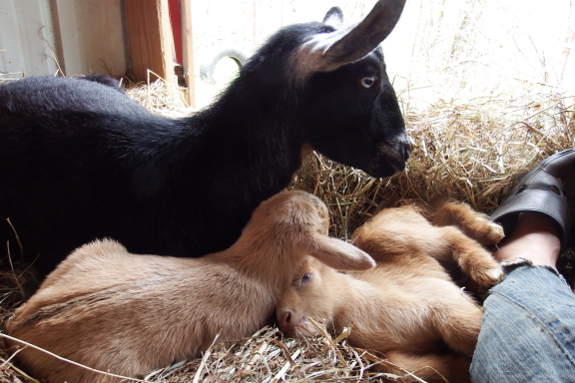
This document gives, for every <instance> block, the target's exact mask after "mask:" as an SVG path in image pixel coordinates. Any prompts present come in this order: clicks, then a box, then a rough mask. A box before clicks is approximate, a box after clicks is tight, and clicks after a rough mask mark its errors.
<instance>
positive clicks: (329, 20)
mask: <svg viewBox="0 0 575 383" xmlns="http://www.w3.org/2000/svg"><path fill="white" fill-rule="evenodd" d="M323 23H324V24H327V25H331V26H332V27H334V28H335V29H339V28H341V26H342V25H343V11H342V10H341V8H340V7H332V8H330V10H329V11H327V13H326V14H325V17H324V18H323Z"/></svg>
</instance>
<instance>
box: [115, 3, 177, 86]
mask: <svg viewBox="0 0 575 383" xmlns="http://www.w3.org/2000/svg"><path fill="white" fill-rule="evenodd" d="M124 5H125V10H126V20H127V24H128V39H129V44H130V57H131V60H132V73H133V75H134V77H135V78H136V79H137V80H142V81H146V80H147V79H148V70H150V71H152V72H153V73H155V74H156V75H158V76H159V77H161V78H163V79H164V80H165V81H166V82H167V83H168V84H169V85H170V86H174V85H175V82H174V63H173V58H174V46H173V45H174V43H173V37H172V27H171V25H170V15H169V9H168V0H125V2H124ZM150 80H153V75H152V74H150Z"/></svg>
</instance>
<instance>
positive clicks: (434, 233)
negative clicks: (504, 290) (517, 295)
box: [277, 203, 503, 383]
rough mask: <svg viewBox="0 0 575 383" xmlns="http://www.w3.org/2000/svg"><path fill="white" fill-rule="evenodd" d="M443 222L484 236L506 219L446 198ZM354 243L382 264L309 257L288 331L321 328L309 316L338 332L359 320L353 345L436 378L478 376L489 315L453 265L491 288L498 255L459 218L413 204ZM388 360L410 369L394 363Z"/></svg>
mask: <svg viewBox="0 0 575 383" xmlns="http://www.w3.org/2000/svg"><path fill="white" fill-rule="evenodd" d="M434 223H435V224H438V225H446V224H453V223H456V224H458V225H459V226H461V227H462V228H463V229H464V230H465V231H466V232H467V233H468V234H469V235H470V236H471V237H473V238H477V239H478V240H479V241H480V242H482V243H484V244H494V243H496V242H498V241H499V240H501V238H502V237H503V231H502V230H501V227H499V226H497V225H495V224H493V223H491V222H490V221H489V220H488V219H487V218H486V217H485V216H483V215H480V214H478V213H476V212H474V211H472V210H471V208H470V207H469V206H467V205H463V204H456V203H447V204H444V205H443V206H441V207H440V208H439V209H438V210H437V212H436V214H435V221H434ZM352 243H354V244H355V245H356V246H358V247H359V248H361V249H362V250H364V251H366V252H367V253H368V254H370V255H371V256H372V257H373V258H374V259H375V261H376V262H377V265H376V267H375V268H374V269H371V270H367V271H362V272H351V273H348V274H344V273H340V272H338V271H336V270H334V269H333V268H331V267H329V266H326V265H325V264H323V263H322V262H320V261H317V260H315V259H312V258H306V259H305V260H304V262H303V264H302V265H301V269H300V272H299V273H298V276H296V278H295V279H294V282H293V283H292V286H291V287H290V288H289V289H288V290H287V291H286V292H285V294H284V296H283V298H282V299H281V301H280V303H279V305H278V309H277V318H278V323H279V325H280V328H281V329H282V330H283V331H284V333H286V334H287V335H288V336H293V335H294V334H295V329H296V327H299V326H303V327H304V328H306V329H307V330H309V331H312V332H314V329H313V326H312V325H311V324H310V323H307V321H306V317H307V316H311V317H313V318H314V319H318V320H320V321H322V320H323V321H324V323H326V324H329V325H332V326H333V330H334V331H335V332H338V333H339V332H340V331H342V329H343V328H344V327H350V328H351V334H350V336H349V338H348V341H349V343H350V345H353V346H357V347H361V348H364V349H370V350H374V351H377V352H381V353H384V354H385V356H386V357H387V358H388V359H389V361H390V362H392V363H393V364H396V365H398V366H401V367H402V368H405V369H406V370H408V371H413V372H414V373H415V375H417V376H419V377H420V378H423V379H425V380H427V381H428V382H442V383H445V380H443V379H442V378H441V377H440V375H439V374H441V375H443V376H444V377H445V378H446V379H447V380H448V381H450V382H452V383H455V382H468V381H469V364H470V361H471V358H470V356H471V355H472V353H473V351H474V348H475V344H476V342H477V336H478V334H479V330H480V326H481V320H482V316H483V313H482V310H481V308H480V307H478V306H477V305H476V303H475V302H474V301H473V300H472V299H471V298H470V297H469V296H468V295H467V294H466V293H464V292H462V291H461V289H460V288H459V287H458V286H457V285H456V284H455V283H454V282H453V281H452V279H451V278H450V275H449V274H448V272H447V271H446V269H445V268H444V266H447V267H450V266H453V264H457V265H458V266H459V268H461V270H462V271H463V272H464V273H465V274H467V275H468V276H470V277H471V278H472V279H473V280H474V281H476V282H477V283H478V284H479V285H481V286H485V287H489V286H492V285H494V284H495V283H497V281H498V280H499V279H500V278H501V276H502V271H501V267H500V266H499V264H498V263H497V262H495V261H494V260H493V259H492V257H491V254H490V253H489V252H487V251H486V250H484V249H483V247H482V246H481V245H480V244H479V243H478V242H476V241H475V240H473V239H471V238H470V237H468V236H466V235H465V234H463V233H462V231H461V230H460V229H458V228H457V227H455V226H444V227H438V226H434V225H432V224H431V223H430V222H429V221H428V220H427V219H426V218H424V217H423V216H422V215H421V214H420V211H419V209H418V208H416V207H415V206H412V205H406V206H402V207H399V208H393V209H386V210H383V211H382V212H380V213H379V214H378V215H376V216H375V217H374V218H373V219H372V220H371V221H369V222H368V223H366V224H365V225H363V226H362V227H361V228H360V229H358V230H357V231H356V232H355V233H354V235H353V241H352ZM426 366H428V367H426ZM380 368H381V369H383V371H386V372H392V373H396V374H403V372H402V370H400V369H398V368H394V367H393V366H392V365H386V366H382V367H380ZM434 370H435V371H434ZM438 373H439V374H438ZM407 381H410V380H409V379H407Z"/></svg>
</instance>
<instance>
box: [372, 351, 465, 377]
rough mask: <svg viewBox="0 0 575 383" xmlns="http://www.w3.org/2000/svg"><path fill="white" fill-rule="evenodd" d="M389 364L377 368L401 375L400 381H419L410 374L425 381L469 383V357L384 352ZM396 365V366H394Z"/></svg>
mask: <svg viewBox="0 0 575 383" xmlns="http://www.w3.org/2000/svg"><path fill="white" fill-rule="evenodd" d="M386 357H387V358H388V360H389V362H390V363H391V365H390V364H382V365H378V366H377V368H376V369H377V370H379V371H383V372H387V373H392V374H395V375H399V376H401V377H403V379H402V380H401V381H402V382H409V383H411V382H421V380H417V379H414V378H410V374H409V373H412V374H413V375H415V376H417V377H418V378H420V379H423V380H424V381H426V382H427V383H445V382H449V383H469V382H470V381H471V380H470V377H469V365H470V364H471V357H467V356H456V355H449V354H446V355H443V354H424V355H413V354H407V353H401V352H388V353H387V354H386ZM395 366H397V367H395Z"/></svg>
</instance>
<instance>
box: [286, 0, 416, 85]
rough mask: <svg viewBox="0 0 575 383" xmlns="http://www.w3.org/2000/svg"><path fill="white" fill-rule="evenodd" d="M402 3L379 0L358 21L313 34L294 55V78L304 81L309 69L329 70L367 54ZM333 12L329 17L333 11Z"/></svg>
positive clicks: (391, 23) (386, 32) (392, 23)
mask: <svg viewBox="0 0 575 383" xmlns="http://www.w3.org/2000/svg"><path fill="white" fill-rule="evenodd" d="M404 5H405V0H379V1H378V2H377V3H376V4H375V6H374V7H373V9H372V10H371V12H369V14H368V15H367V16H366V17H365V19H363V21H361V22H359V23H358V24H356V25H351V26H349V27H345V28H342V29H338V30H336V31H335V32H332V33H320V34H318V35H316V36H315V37H313V38H312V39H311V40H309V41H308V42H306V43H305V44H304V45H303V46H302V47H301V49H300V50H299V51H298V53H297V54H296V55H295V57H294V58H295V59H296V65H297V66H298V68H297V71H296V73H297V75H296V79H297V80H298V81H301V80H305V78H306V77H307V76H309V75H310V74H311V73H313V72H329V71H332V70H334V69H337V68H339V67H340V66H342V65H345V64H349V63H353V62H356V61H358V60H361V59H362V58H363V57H365V56H367V55H368V54H369V53H370V52H371V51H373V50H374V49H375V48H377V46H378V45H379V44H380V43H381V42H382V41H383V40H384V39H385V38H386V37H387V36H388V35H389V34H390V33H391V31H392V30H393V28H394V27H395V25H396V24H397V21H398V20H399V16H401V12H402V11H403V6H404ZM332 10H333V8H332V9H331V10H330V12H332ZM330 12H328V14H327V15H326V18H329V16H330ZM333 12H334V13H333V14H332V15H331V16H332V17H333V16H334V15H335V13H336V12H337V11H333Z"/></svg>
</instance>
